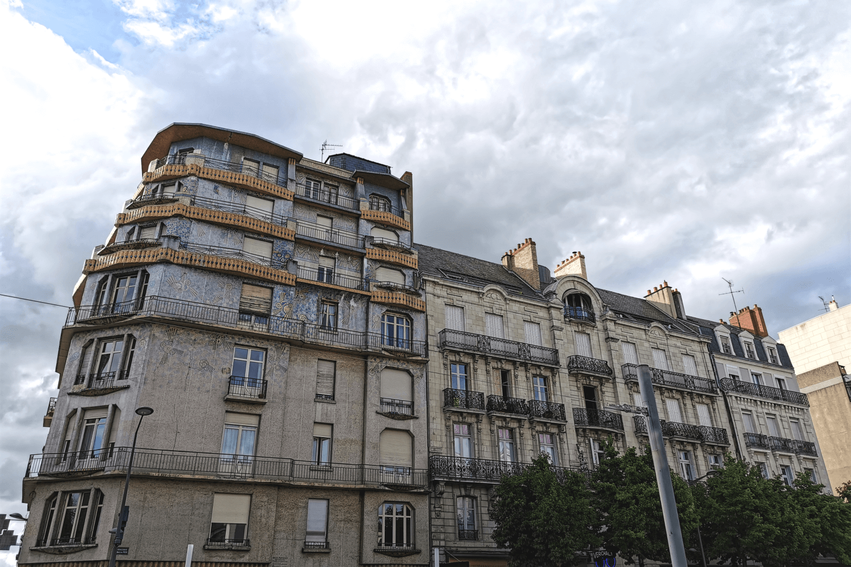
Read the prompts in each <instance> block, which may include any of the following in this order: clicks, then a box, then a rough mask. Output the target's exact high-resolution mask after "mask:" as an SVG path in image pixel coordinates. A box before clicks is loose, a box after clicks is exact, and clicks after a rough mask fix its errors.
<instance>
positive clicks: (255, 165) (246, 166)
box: [242, 158, 260, 177]
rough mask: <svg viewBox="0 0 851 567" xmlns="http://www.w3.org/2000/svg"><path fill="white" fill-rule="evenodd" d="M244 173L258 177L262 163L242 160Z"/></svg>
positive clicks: (246, 159)
mask: <svg viewBox="0 0 851 567" xmlns="http://www.w3.org/2000/svg"><path fill="white" fill-rule="evenodd" d="M242 172H243V173H246V174H248V175H253V176H255V177H257V174H258V173H260V162H259V161H254V160H253V159H248V158H242Z"/></svg>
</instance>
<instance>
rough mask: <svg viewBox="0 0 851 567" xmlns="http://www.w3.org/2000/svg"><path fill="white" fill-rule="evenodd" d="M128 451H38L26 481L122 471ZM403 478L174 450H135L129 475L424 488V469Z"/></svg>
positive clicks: (381, 471)
mask: <svg viewBox="0 0 851 567" xmlns="http://www.w3.org/2000/svg"><path fill="white" fill-rule="evenodd" d="M129 461H130V447H113V448H110V449H104V450H100V451H96V452H94V456H92V452H90V451H87V452H86V455H85V458H81V457H80V455H79V454H78V453H67V454H66V453H37V454H35V455H30V459H29V463H28V465H27V472H26V478H36V477H40V476H43V477H64V476H74V475H85V474H94V473H98V472H102V473H112V472H126V471H127V464H128V463H129ZM406 471H407V474H404V475H400V474H398V471H392V470H388V467H382V466H380V465H361V464H350V463H328V464H325V465H323V466H316V463H315V462H313V461H296V460H294V459H288V458H281V457H255V456H250V455H230V454H225V453H202V452H195V451H173V450H169V449H136V454H135V457H134V458H133V473H134V474H146V473H155V474H158V475H170V474H174V475H194V476H198V477H203V478H213V479H215V478H227V479H233V480H251V479H255V480H268V481H277V482H284V483H309V484H327V485H354V486H384V485H388V484H392V485H394V486H398V485H400V484H401V485H405V486H408V487H409V488H410V489H419V488H422V487H425V486H426V485H427V484H428V471H427V470H425V469H406Z"/></svg>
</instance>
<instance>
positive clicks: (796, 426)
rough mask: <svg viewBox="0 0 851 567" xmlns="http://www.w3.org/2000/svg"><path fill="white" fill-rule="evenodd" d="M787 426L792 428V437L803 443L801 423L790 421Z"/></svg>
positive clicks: (794, 420)
mask: <svg viewBox="0 0 851 567" xmlns="http://www.w3.org/2000/svg"><path fill="white" fill-rule="evenodd" d="M789 425H791V426H792V437H793V438H794V439H795V440H797V441H804V429H803V427H801V422H800V421H798V420H797V419H790V420H789Z"/></svg>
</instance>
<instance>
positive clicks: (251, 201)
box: [245, 195, 275, 213]
mask: <svg viewBox="0 0 851 567" xmlns="http://www.w3.org/2000/svg"><path fill="white" fill-rule="evenodd" d="M245 206H246V207H250V208H252V209H257V210H258V211H263V212H264V213H271V212H272V209H273V208H274V206H275V203H274V202H272V201H270V200H269V199H259V198H257V197H253V196H251V195H249V196H248V198H247V199H246V200H245Z"/></svg>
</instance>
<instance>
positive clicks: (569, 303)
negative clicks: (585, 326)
mask: <svg viewBox="0 0 851 567" xmlns="http://www.w3.org/2000/svg"><path fill="white" fill-rule="evenodd" d="M564 310H565V314H566V315H567V316H568V317H569V318H571V319H591V318H592V317H593V316H594V309H593V307H592V306H591V298H589V297H588V296H587V295H585V294H584V293H571V294H570V295H568V296H567V297H565V301H564Z"/></svg>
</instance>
